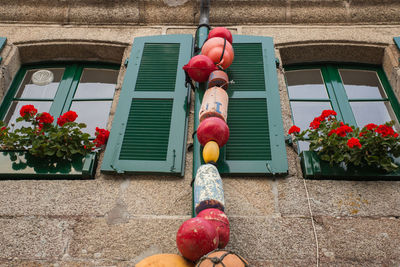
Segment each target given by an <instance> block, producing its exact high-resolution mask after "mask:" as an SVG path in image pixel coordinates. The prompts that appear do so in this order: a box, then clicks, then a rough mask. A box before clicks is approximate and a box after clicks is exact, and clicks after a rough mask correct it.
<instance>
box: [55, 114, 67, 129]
mask: <svg viewBox="0 0 400 267" xmlns="http://www.w3.org/2000/svg"><path fill="white" fill-rule="evenodd" d="M66 122H67V119H66V118H65V117H63V116H61V117H59V118H58V119H57V124H58V125H59V126H61V127H62V126H63V125H64V124H65V123H66Z"/></svg>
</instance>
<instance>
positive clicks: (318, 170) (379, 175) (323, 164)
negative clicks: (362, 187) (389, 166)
mask: <svg viewBox="0 0 400 267" xmlns="http://www.w3.org/2000/svg"><path fill="white" fill-rule="evenodd" d="M300 159H301V168H302V170H303V176H304V178H305V179H314V180H400V170H397V171H395V172H390V173H387V172H384V171H382V170H377V169H374V168H365V167H363V168H356V167H346V166H344V165H339V164H334V165H332V166H330V164H329V162H327V161H323V160H320V159H319V157H318V155H317V153H316V152H314V151H303V152H302V153H301V154H300Z"/></svg>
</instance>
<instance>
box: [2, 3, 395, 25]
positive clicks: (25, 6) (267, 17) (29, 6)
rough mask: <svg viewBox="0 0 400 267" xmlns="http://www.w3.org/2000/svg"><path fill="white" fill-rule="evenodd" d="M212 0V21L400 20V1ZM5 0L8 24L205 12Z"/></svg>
mask: <svg viewBox="0 0 400 267" xmlns="http://www.w3.org/2000/svg"><path fill="white" fill-rule="evenodd" d="M210 3H211V6H212V10H211V12H210V19H211V21H212V22H213V25H239V24H258V25H263V24H331V23H335V24H349V23H350V24H368V23H379V24H393V23H399V22H400V17H399V15H398V14H399V10H400V2H399V1H397V0H211V1H210ZM1 5H2V8H1V9H0V21H1V22H5V23H15V22H19V23H57V24H83V25H85V24H102V25H109V24H116V25H121V24H125V25H149V24H151V25H157V24H167V25H196V24H197V23H198V21H199V14H200V8H199V7H200V0H35V1H26V0H2V1H1ZM43 10H46V12H43ZM327 11H328V12H327ZM227 17H229V20H227V19H226V18H227Z"/></svg>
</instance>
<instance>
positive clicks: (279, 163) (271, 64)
mask: <svg viewBox="0 0 400 267" xmlns="http://www.w3.org/2000/svg"><path fill="white" fill-rule="evenodd" d="M233 48H234V51H235V58H234V60H233V63H232V65H231V66H230V67H229V68H228V69H227V71H226V72H227V74H228V77H229V79H230V80H233V81H234V83H233V84H230V85H229V88H228V90H227V93H228V95H229V104H228V118H227V124H228V127H229V131H230V136H229V140H228V142H227V144H226V145H225V146H224V147H223V148H222V149H221V151H220V156H219V160H218V162H217V166H218V171H219V173H221V174H223V175H235V174H249V175H265V174H268V175H285V174H287V171H288V164H287V157H286V149H285V143H284V136H283V123H282V117H281V107H280V98H279V88H278V79H277V71H276V63H275V50H274V44H273V40H272V38H271V37H261V36H243V35H235V36H234V37H233ZM200 86H201V88H200V90H196V96H195V97H196V102H195V111H194V112H195V129H197V127H198V125H199V118H198V113H199V110H200V106H201V101H202V98H203V94H204V91H205V89H206V88H207V87H206V86H207V85H206V84H201V85H200ZM201 153H202V152H201V147H200V144H199V142H198V141H197V138H195V139H194V156H193V161H194V168H193V171H194V173H196V171H197V169H198V167H199V166H200V165H201V164H204V162H203V159H202V156H201Z"/></svg>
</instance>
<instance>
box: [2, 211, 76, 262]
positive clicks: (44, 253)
mask: <svg viewBox="0 0 400 267" xmlns="http://www.w3.org/2000/svg"><path fill="white" fill-rule="evenodd" d="M72 226H73V221H69V220H64V219H42V218H37V217H25V218H21V217H13V218H10V219H4V218H2V219H0V228H1V232H2V233H1V235H0V258H1V259H9V258H11V259H14V258H21V259H24V258H25V259H47V260H50V259H60V258H61V257H62V256H63V255H64V253H65V249H66V246H67V243H68V240H69V239H70V237H71V235H72V230H71V228H72Z"/></svg>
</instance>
